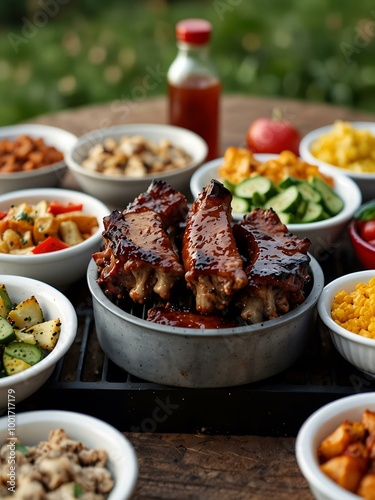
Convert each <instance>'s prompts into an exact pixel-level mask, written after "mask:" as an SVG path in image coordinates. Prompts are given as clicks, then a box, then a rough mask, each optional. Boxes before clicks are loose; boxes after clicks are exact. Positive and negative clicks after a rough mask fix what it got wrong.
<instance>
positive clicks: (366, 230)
mask: <svg viewBox="0 0 375 500" xmlns="http://www.w3.org/2000/svg"><path fill="white" fill-rule="evenodd" d="M360 234H361V238H362V239H363V240H365V241H371V240H375V219H374V220H369V221H367V222H365V223H364V224H363V226H362V227H361V229H360Z"/></svg>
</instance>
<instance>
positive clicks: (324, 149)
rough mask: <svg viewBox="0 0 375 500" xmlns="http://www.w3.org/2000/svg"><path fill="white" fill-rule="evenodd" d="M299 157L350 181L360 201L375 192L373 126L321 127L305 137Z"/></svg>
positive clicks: (343, 124) (336, 124) (341, 124)
mask: <svg viewBox="0 0 375 500" xmlns="http://www.w3.org/2000/svg"><path fill="white" fill-rule="evenodd" d="M300 156H301V158H302V159H304V160H305V161H307V162H309V163H314V162H315V164H316V165H319V166H321V167H324V168H325V169H327V171H328V173H329V172H340V173H341V174H344V175H346V176H348V177H350V178H351V179H352V180H353V181H354V182H355V183H356V184H357V185H358V187H359V188H360V190H361V192H362V198H363V201H368V200H370V199H372V198H373V197H374V192H375V122H345V121H342V120H336V121H335V122H334V123H333V124H331V125H327V126H324V127H320V128H318V129H315V130H312V131H311V132H309V133H308V134H306V135H305V136H304V137H303V138H302V140H301V143H300Z"/></svg>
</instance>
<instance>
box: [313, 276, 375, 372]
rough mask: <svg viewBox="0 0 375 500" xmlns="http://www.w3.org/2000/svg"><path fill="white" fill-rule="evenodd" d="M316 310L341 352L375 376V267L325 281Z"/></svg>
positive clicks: (351, 361) (348, 359)
mask: <svg viewBox="0 0 375 500" xmlns="http://www.w3.org/2000/svg"><path fill="white" fill-rule="evenodd" d="M317 307H318V313H319V317H320V319H321V320H322V323H323V325H324V326H325V327H326V328H327V329H328V331H329V334H330V337H331V339H332V342H333V344H334V346H335V347H336V349H337V350H338V352H339V353H340V354H341V356H342V357H343V358H344V359H346V360H347V361H348V362H349V363H351V364H352V365H353V366H355V367H356V368H358V369H359V370H361V371H362V372H364V373H365V374H367V375H368V377H370V378H374V377H375V269H368V270H364V271H358V272H354V273H350V274H346V275H344V276H340V277H339V278H336V279H335V280H333V281H332V282H330V283H328V285H326V286H325V287H324V289H323V292H322V294H321V296H320V298H319V301H318V305H317Z"/></svg>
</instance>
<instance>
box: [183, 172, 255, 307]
mask: <svg viewBox="0 0 375 500" xmlns="http://www.w3.org/2000/svg"><path fill="white" fill-rule="evenodd" d="M231 199H232V195H231V193H230V191H228V189H226V188H225V187H224V186H223V185H222V184H221V183H220V182H218V181H216V180H212V181H211V182H210V183H209V184H208V186H206V188H205V189H204V190H203V191H202V193H201V194H200V195H199V196H198V198H197V199H196V200H195V201H194V203H193V205H192V207H191V210H190V212H189V214H188V219H187V223H186V229H185V232H184V236H183V240H182V260H183V264H184V268H185V279H186V282H187V286H188V287H189V288H190V289H191V290H192V291H193V293H194V295H195V302H196V309H197V311H198V312H200V313H201V314H207V313H210V312H212V311H213V310H214V309H215V308H216V309H218V310H222V309H225V308H226V307H227V306H228V304H229V302H230V300H231V297H232V295H233V294H234V292H235V291H237V290H239V289H241V288H242V287H244V286H245V285H247V277H246V273H245V271H244V270H243V262H242V259H241V256H240V254H239V252H238V250H237V246H236V243H235V241H234V237H233V233H232V228H231V218H232V217H231Z"/></svg>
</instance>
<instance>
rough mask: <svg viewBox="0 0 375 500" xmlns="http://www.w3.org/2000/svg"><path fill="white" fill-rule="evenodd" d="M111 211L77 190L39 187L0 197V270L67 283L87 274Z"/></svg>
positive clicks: (51, 282) (63, 285)
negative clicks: (104, 223) (104, 220)
mask: <svg viewBox="0 0 375 500" xmlns="http://www.w3.org/2000/svg"><path fill="white" fill-rule="evenodd" d="M108 214H109V209H108V207H107V206H106V205H105V204H104V203H102V202H101V201H99V200H97V199H96V198H94V197H92V196H90V195H87V194H85V193H81V192H78V191H71V190H66V189H58V188H35V189H25V190H20V191H13V192H11V193H7V194H3V195H0V274H12V275H16V276H25V277H29V278H34V279H38V280H40V281H43V282H45V283H48V284H50V285H52V286H54V287H57V288H59V289H62V288H66V287H68V286H69V285H71V284H72V283H74V282H75V281H78V280H79V279H80V278H82V277H83V276H84V275H85V273H86V269H87V266H88V263H89V261H90V259H91V255H92V253H94V252H95V251H97V250H98V249H99V247H100V244H101V241H102V230H103V217H105V216H106V215H108Z"/></svg>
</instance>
